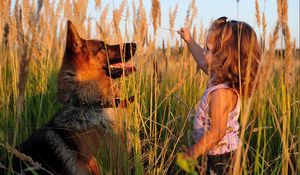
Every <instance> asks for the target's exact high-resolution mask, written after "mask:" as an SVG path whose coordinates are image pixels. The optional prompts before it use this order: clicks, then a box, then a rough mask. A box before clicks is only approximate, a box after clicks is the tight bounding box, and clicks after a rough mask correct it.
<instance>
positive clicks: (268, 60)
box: [259, 21, 280, 91]
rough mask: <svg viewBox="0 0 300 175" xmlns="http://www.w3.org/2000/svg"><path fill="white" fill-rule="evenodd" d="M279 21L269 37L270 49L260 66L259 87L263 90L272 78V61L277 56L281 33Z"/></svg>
mask: <svg viewBox="0 0 300 175" xmlns="http://www.w3.org/2000/svg"><path fill="white" fill-rule="evenodd" d="M279 29H280V25H279V21H277V23H276V26H275V29H274V32H273V34H272V35H270V37H269V50H268V51H267V52H266V54H265V56H264V57H263V58H262V60H261V65H260V66H261V68H260V70H259V71H260V73H259V75H260V76H259V79H260V81H259V82H260V83H259V89H260V91H262V90H263V89H264V88H265V87H266V85H267V82H268V79H270V78H269V77H270V74H271V72H272V65H273V64H272V61H274V57H275V55H274V54H275V47H276V42H277V40H278V34H279Z"/></svg>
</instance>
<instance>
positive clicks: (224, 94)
mask: <svg viewBox="0 0 300 175" xmlns="http://www.w3.org/2000/svg"><path fill="white" fill-rule="evenodd" d="M237 101H238V95H237V93H236V91H234V90H233V89H231V88H220V89H216V90H214V91H212V92H211V93H210V94H208V97H207V102H208V104H209V106H215V105H219V106H220V107H225V108H227V109H228V110H229V111H232V110H233V109H234V108H235V106H236V104H237Z"/></svg>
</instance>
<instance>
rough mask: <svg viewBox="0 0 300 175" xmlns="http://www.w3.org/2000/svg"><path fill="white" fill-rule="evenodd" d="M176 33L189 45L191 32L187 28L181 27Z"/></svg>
mask: <svg viewBox="0 0 300 175" xmlns="http://www.w3.org/2000/svg"><path fill="white" fill-rule="evenodd" d="M177 33H178V34H179V35H180V36H181V38H182V39H183V40H184V41H185V42H186V43H189V42H190V41H191V39H192V37H191V32H190V30H189V29H188V28H185V27H182V28H181V29H180V30H177Z"/></svg>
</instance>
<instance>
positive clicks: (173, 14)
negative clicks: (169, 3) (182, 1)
mask: <svg viewBox="0 0 300 175" xmlns="http://www.w3.org/2000/svg"><path fill="white" fill-rule="evenodd" d="M177 11H178V3H177V4H176V7H175V8H174V10H173V11H172V10H171V9H169V25H170V26H169V28H170V29H171V31H170V32H171V39H173V38H174V23H175V18H176V15H177Z"/></svg>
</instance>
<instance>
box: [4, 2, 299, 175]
mask: <svg viewBox="0 0 300 175" xmlns="http://www.w3.org/2000/svg"><path fill="white" fill-rule="evenodd" d="M9 2H10V1H3V2H2V3H0V5H1V6H0V9H3V10H1V12H0V15H1V16H0V19H1V23H0V42H1V44H0V53H1V56H0V59H1V60H0V81H1V82H0V155H1V157H5V156H7V155H9V154H11V152H10V150H11V149H10V148H11V147H14V146H15V145H17V144H18V143H20V142H22V141H23V140H25V139H26V138H27V137H28V136H29V135H30V134H31V133H32V132H33V131H34V130H35V129H36V128H38V127H40V126H42V125H43V124H45V123H46V122H47V121H48V120H49V119H50V118H51V117H52V116H53V115H54V114H55V113H56V112H57V111H58V110H59V109H60V108H61V105H60V104H59V103H58V102H57V100H56V91H57V90H56V77H57V72H58V70H59V67H60V63H61V58H62V55H63V51H64V44H65V37H66V23H65V20H66V19H71V20H72V21H73V22H74V23H75V26H76V28H77V29H78V32H79V33H80V35H81V36H82V37H84V38H87V37H88V36H91V32H92V31H96V32H97V36H96V38H98V39H99V38H101V39H102V40H104V41H106V42H108V43H116V42H123V41H124V40H125V38H126V39H128V38H129V36H124V35H125V34H124V33H122V32H121V31H122V30H121V27H120V25H119V24H120V21H121V20H124V19H123V12H124V10H126V8H125V6H126V2H127V1H125V0H124V1H123V3H122V6H121V7H120V8H117V7H115V9H110V7H109V5H105V6H104V4H102V3H101V1H96V6H97V7H96V8H97V9H98V10H99V11H100V12H101V16H100V17H99V19H95V20H93V18H90V17H89V16H88V14H87V4H86V1H76V2H74V3H73V1H69V0H66V1H60V3H59V5H55V4H54V2H51V1H50V2H48V1H44V3H43V4H41V3H40V2H42V1H22V3H20V2H19V1H16V2H15V4H10V3H9ZM36 2H39V4H35V3H36ZM152 2H153V11H152V13H151V14H152V24H153V26H154V29H155V30H154V31H155V34H156V35H159V33H157V31H156V29H157V28H159V26H160V20H165V19H161V15H160V13H161V12H160V10H161V9H160V8H159V9H158V8H156V7H159V6H160V5H159V1H156V0H153V1H152ZM277 3H278V23H277V25H276V27H275V28H274V30H273V32H271V33H269V35H270V37H269V38H270V39H269V41H268V42H265V38H266V35H267V34H266V25H267V21H266V19H265V14H264V11H262V12H261V10H260V9H259V5H258V3H257V1H256V13H255V14H253V15H255V16H256V18H257V24H258V26H259V27H260V30H261V34H260V36H261V38H262V39H261V41H262V42H261V43H262V46H263V58H262V62H261V67H260V75H261V76H260V81H259V82H262V83H260V86H259V87H260V88H259V89H257V92H256V93H254V95H253V96H252V97H251V99H250V101H245V102H244V103H243V104H244V105H243V111H244V113H243V114H242V117H241V123H242V125H241V126H242V128H241V135H242V140H243V146H242V148H241V149H240V159H239V160H240V161H236V164H237V166H236V172H237V174H241V173H244V174H299V173H300V167H299V165H300V155H299V139H300V138H299V135H300V129H299V125H300V118H299V116H300V110H299V106H300V105H299V97H300V82H299V81H300V80H299V49H298V52H296V51H295V48H294V49H293V48H292V46H293V44H292V42H291V38H290V33H289V28H288V27H289V26H288V25H287V19H288V17H287V10H288V9H287V1H278V2H277ZM132 4H133V5H132V12H131V13H129V12H128V9H129V8H127V12H126V19H125V20H126V21H127V22H128V23H129V24H130V25H132V28H133V34H132V36H131V37H132V38H133V39H134V41H135V42H136V43H137V44H138V53H137V54H136V56H135V57H134V58H133V60H132V61H133V62H134V63H135V64H136V65H137V72H136V73H135V74H134V75H132V76H130V77H128V78H126V79H122V80H121V81H120V86H121V87H122V90H123V91H122V92H123V94H122V96H130V95H135V97H136V101H135V103H134V104H133V105H131V106H130V108H129V110H130V113H131V116H132V118H131V123H130V125H131V132H132V133H133V136H134V138H133V158H134V159H133V161H123V164H124V165H123V167H125V171H124V172H125V174H130V173H131V172H130V170H131V169H132V167H135V168H134V171H135V174H183V171H182V170H180V168H179V167H178V166H177V165H176V164H175V163H174V159H175V158H176V154H177V152H180V151H185V150H186V149H187V147H189V146H191V145H192V144H193V139H192V134H191V133H192V132H191V131H192V122H191V119H192V118H193V117H194V115H195V111H194V106H195V105H196V104H197V102H198V100H199V99H200V96H201V94H202V92H203V91H204V89H205V86H206V83H207V79H208V77H207V76H205V75H204V74H203V73H202V72H198V73H197V68H196V64H195V63H194V61H193V59H192V57H191V55H190V54H189V52H188V50H187V49H186V47H185V46H183V47H180V44H179V41H176V45H175V47H173V48H171V47H170V43H171V42H172V41H171V40H170V41H166V42H167V43H168V44H167V48H166V50H167V51H166V52H167V54H164V53H163V52H162V50H160V49H159V48H158V47H157V46H156V45H155V39H156V38H155V37H153V35H152V34H150V33H149V31H148V28H149V24H148V23H149V22H148V20H149V19H147V16H150V14H146V11H145V7H144V6H143V3H142V0H140V2H139V4H138V5H136V4H135V2H134V1H132ZM11 6H13V7H14V8H12V10H11V8H10V7H11ZM177 8H178V7H177V6H176V7H175V9H174V10H173V11H172V10H170V12H169V20H170V28H171V29H173V27H174V20H175V18H176V12H177ZM38 9H41V10H40V11H39V10H38ZM109 10H115V11H114V13H113V18H112V19H109V16H108V13H109ZM162 10H163V9H162ZM261 13H262V15H260V14H261ZM196 14H197V8H196V6H195V1H192V3H191V5H190V6H189V9H187V16H186V21H185V23H186V25H187V26H189V27H190V28H191V29H192V27H193V26H195V27H194V28H193V35H194V36H195V37H196V36H197V38H198V41H199V43H200V44H201V45H203V44H204V42H205V41H204V38H205V35H206V33H205V29H204V27H203V25H202V24H201V25H200V26H199V27H198V26H197V25H195V24H194V23H193V20H194V18H195V17H196ZM130 15H132V19H133V20H132V21H131V20H128V18H130V17H131V16H130ZM33 19H35V20H34V21H35V23H32V20H33ZM91 21H94V22H95V21H97V25H96V29H95V30H94V29H91V26H92V25H90V22H91ZM129 28H130V27H129ZM198 29H199V30H198ZM280 32H281V33H283V35H282V37H280V36H281V35H280ZM155 34H154V35H155ZM151 36H152V38H151ZM278 39H280V40H282V41H283V42H284V43H285V46H282V48H281V50H276V49H275V46H276V42H277V41H278ZM294 43H295V42H294ZM275 53H276V54H275ZM23 59H27V64H25V65H24V64H22V61H23ZM154 60H155V61H156V63H155V66H153V61H154ZM166 60H167V61H168V63H167V64H166ZM22 66H23V67H22ZM24 69H25V70H27V75H28V76H27V77H26V76H24V74H23V73H22V71H24ZM20 73H21V74H20ZM158 73H159V74H158ZM297 73H298V74H297ZM158 78H160V81H158ZM20 82H24V83H23V84H22V85H23V86H22V87H24V92H23V93H20V89H21V88H20V85H19V84H20ZM20 98H21V99H22V98H23V99H24V100H18V99H20ZM18 102H19V103H18ZM201 159H202V160H205V158H201ZM199 162H200V163H199V166H197V170H198V171H199V173H201V172H202V173H203V172H204V171H205V163H204V161H199ZM98 163H99V165H103V161H101V160H99V162H98ZM106 163H107V162H106ZM108 164H109V163H108ZM0 165H1V164H0ZM108 166H109V165H108Z"/></svg>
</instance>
